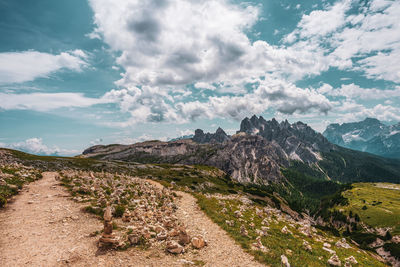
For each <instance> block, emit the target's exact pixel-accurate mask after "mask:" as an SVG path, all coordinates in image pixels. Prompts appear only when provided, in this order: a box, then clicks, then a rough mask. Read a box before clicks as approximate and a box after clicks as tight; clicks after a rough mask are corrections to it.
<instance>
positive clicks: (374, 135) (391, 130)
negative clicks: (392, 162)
mask: <svg viewBox="0 0 400 267" xmlns="http://www.w3.org/2000/svg"><path fill="white" fill-rule="evenodd" d="M323 135H324V136H325V137H326V138H327V139H328V140H329V141H330V142H332V143H334V144H337V145H339V146H343V147H347V148H350V149H354V150H359V151H364V152H368V153H372V154H376V155H379V156H383V157H390V158H400V123H398V124H395V125H386V124H384V123H382V122H380V121H379V120H377V119H374V118H366V119H365V120H363V121H359V122H352V123H343V124H337V123H335V124H330V125H328V127H327V128H326V130H325V131H324V133H323Z"/></svg>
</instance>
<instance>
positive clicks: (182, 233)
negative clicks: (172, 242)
mask: <svg viewBox="0 0 400 267" xmlns="http://www.w3.org/2000/svg"><path fill="white" fill-rule="evenodd" d="M189 243H190V236H189V235H188V233H187V232H186V230H185V228H183V227H180V228H179V244H181V245H186V244H189Z"/></svg>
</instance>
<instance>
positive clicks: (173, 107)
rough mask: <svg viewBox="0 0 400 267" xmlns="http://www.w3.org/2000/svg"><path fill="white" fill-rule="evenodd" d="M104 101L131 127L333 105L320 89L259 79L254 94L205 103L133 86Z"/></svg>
mask: <svg viewBox="0 0 400 267" xmlns="http://www.w3.org/2000/svg"><path fill="white" fill-rule="evenodd" d="M103 98H104V99H105V100H107V101H110V102H114V103H118V104H119V106H120V108H121V110H122V111H123V112H127V113H130V115H131V119H130V120H128V121H124V122H117V123H112V124H113V125H116V126H123V127H124V126H129V125H132V124H135V123H138V122H146V121H156V122H157V121H169V122H175V123H185V122H188V121H190V120H196V119H198V118H209V119H213V118H230V119H235V120H240V119H242V118H243V117H244V116H248V115H251V114H259V113H262V112H264V111H265V110H267V109H269V108H274V109H276V110H278V111H279V112H281V113H285V114H293V113H305V112H307V111H309V110H314V111H316V112H319V113H327V112H328V111H329V110H330V109H331V108H332V104H331V102H330V101H329V100H328V99H327V98H326V97H325V96H324V95H322V94H320V93H319V92H318V91H317V90H314V89H302V88H299V87H297V86H295V85H294V84H292V83H289V82H286V81H283V80H281V79H274V78H267V79H264V80H259V81H258V85H257V86H256V87H255V88H254V90H253V91H252V92H249V93H246V94H243V95H234V96H228V95H223V96H209V97H208V98H206V99H205V100H204V101H199V100H195V101H176V99H174V98H172V97H171V96H170V95H168V94H167V93H166V92H165V91H163V90H161V89H160V88H158V87H150V86H144V87H142V88H138V87H131V88H127V89H121V90H112V91H110V92H108V93H107V94H106V95H105V96H104V97H103Z"/></svg>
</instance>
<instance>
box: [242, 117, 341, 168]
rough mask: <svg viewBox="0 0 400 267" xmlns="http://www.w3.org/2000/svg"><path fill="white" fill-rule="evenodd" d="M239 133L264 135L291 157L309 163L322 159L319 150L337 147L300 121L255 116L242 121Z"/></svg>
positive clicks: (326, 150) (323, 150)
mask: <svg viewBox="0 0 400 267" xmlns="http://www.w3.org/2000/svg"><path fill="white" fill-rule="evenodd" d="M238 133H246V134H249V135H259V136H262V137H263V138H265V139H266V140H267V141H269V142H274V143H277V144H278V145H279V146H280V147H281V148H282V149H283V150H284V151H285V153H286V154H287V155H288V157H289V158H290V159H293V160H300V161H303V162H307V163H313V162H316V161H318V160H320V159H321V155H320V154H319V152H328V151H330V150H333V149H335V146H334V145H332V144H331V143H329V141H328V140H327V139H326V138H325V137H324V136H322V135H321V134H320V133H318V132H316V131H314V130H313V129H312V128H311V127H309V126H308V125H307V124H304V123H302V122H300V121H299V122H296V123H293V124H290V123H289V122H288V121H287V120H285V121H282V122H281V123H279V122H278V121H276V120H275V119H274V118H273V119H272V120H270V121H266V120H265V119H264V118H263V117H262V116H260V117H259V118H257V116H253V117H251V118H250V119H249V118H245V119H244V120H243V121H242V122H241V124H240V131H238Z"/></svg>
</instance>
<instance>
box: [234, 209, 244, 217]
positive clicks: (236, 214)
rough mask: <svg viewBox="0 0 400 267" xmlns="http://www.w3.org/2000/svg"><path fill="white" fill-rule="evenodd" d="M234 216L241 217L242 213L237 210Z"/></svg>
mask: <svg viewBox="0 0 400 267" xmlns="http://www.w3.org/2000/svg"><path fill="white" fill-rule="evenodd" d="M234 214H235V217H236V218H240V217H242V213H241V212H240V211H239V210H237V211H235V212H234Z"/></svg>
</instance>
